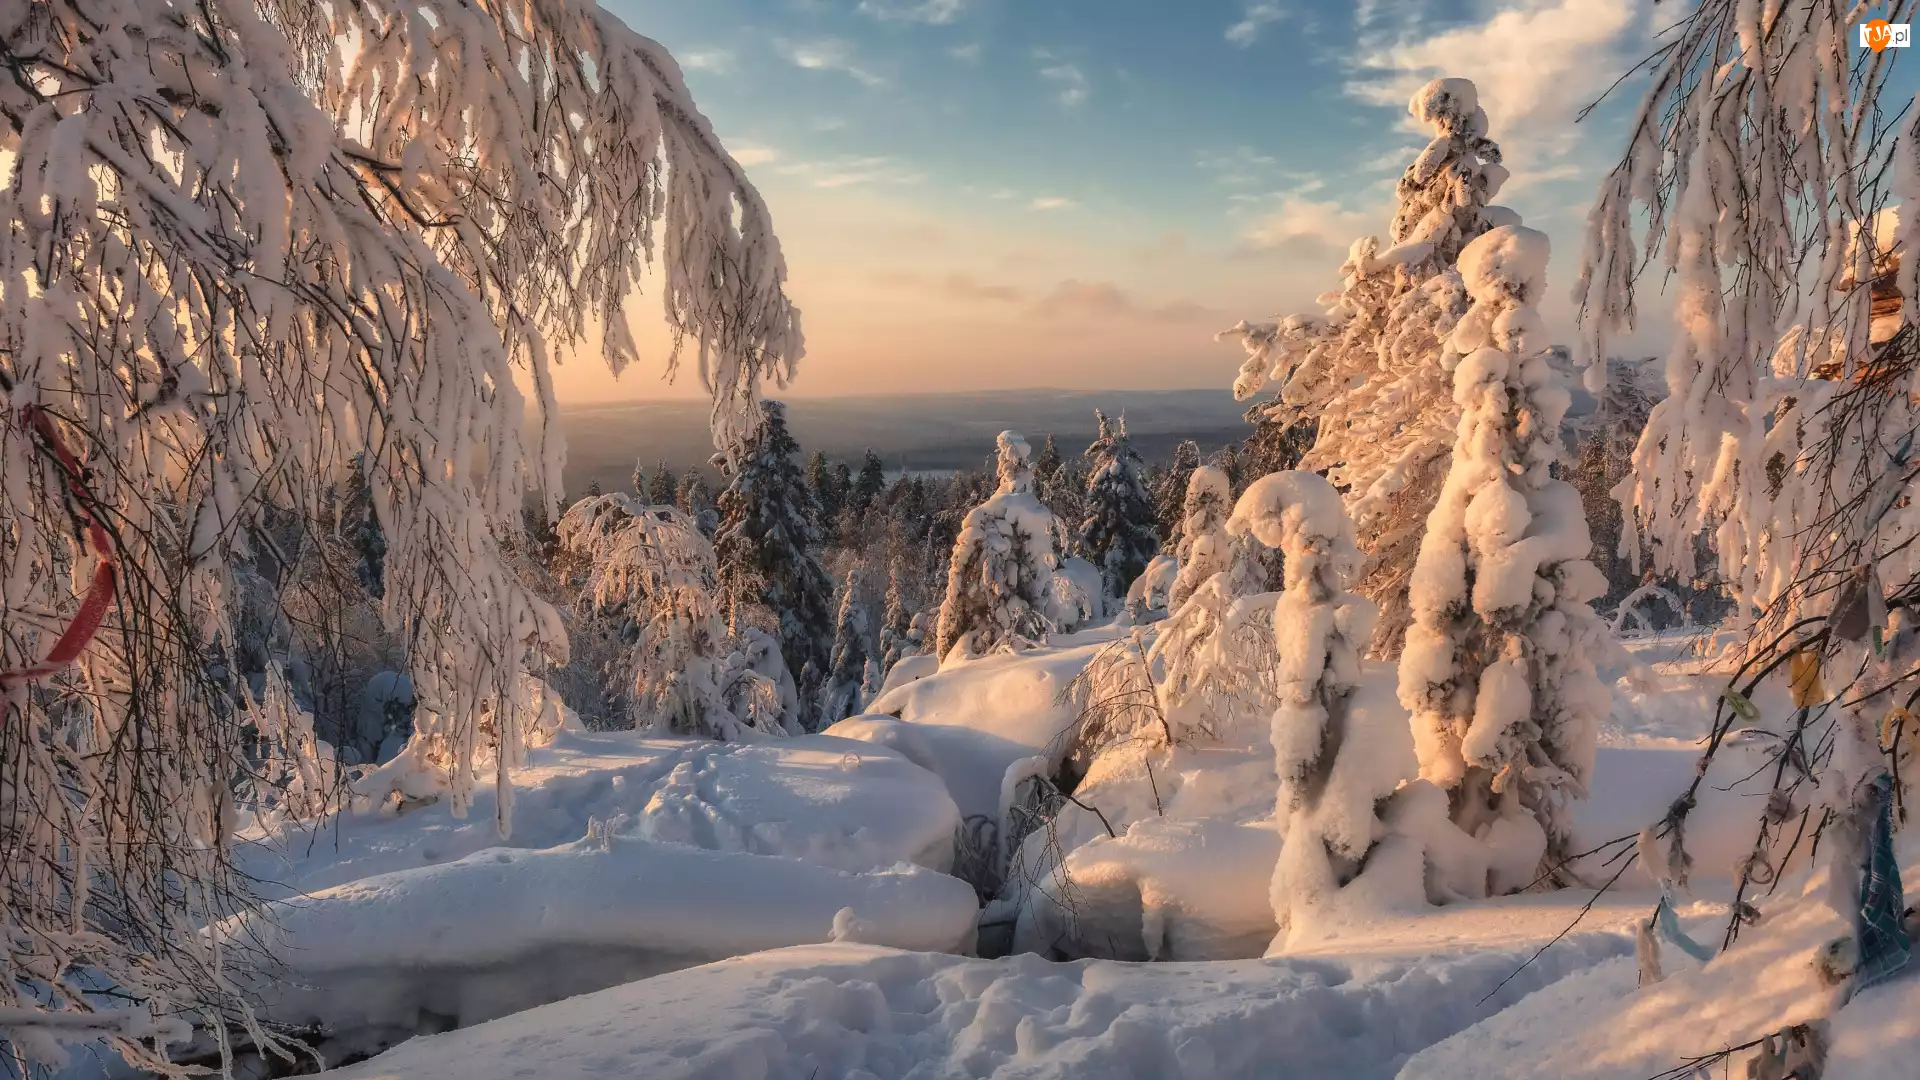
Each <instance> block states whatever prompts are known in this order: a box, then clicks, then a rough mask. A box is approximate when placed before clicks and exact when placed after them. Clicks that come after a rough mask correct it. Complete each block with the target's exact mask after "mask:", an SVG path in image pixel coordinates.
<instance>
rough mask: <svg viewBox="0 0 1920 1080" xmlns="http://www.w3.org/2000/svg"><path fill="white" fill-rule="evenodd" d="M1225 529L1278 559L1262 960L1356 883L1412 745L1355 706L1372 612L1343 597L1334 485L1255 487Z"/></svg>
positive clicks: (1268, 480) (1272, 481)
mask: <svg viewBox="0 0 1920 1080" xmlns="http://www.w3.org/2000/svg"><path fill="white" fill-rule="evenodd" d="M1228 529H1229V530H1230V531H1231V532H1233V533H1234V534H1237V535H1243V536H1246V535H1250V536H1252V537H1253V538H1254V539H1257V540H1258V541H1259V542H1260V543H1262V544H1264V545H1266V546H1268V547H1271V548H1277V549H1279V550H1281V551H1282V552H1284V553H1285V557H1286V587H1285V589H1284V590H1283V591H1282V592H1281V593H1280V596H1279V598H1278V599H1277V600H1276V601H1274V605H1273V616H1272V618H1273V636H1274V648H1275V653H1274V655H1275V656H1276V657H1277V659H1278V672H1277V682H1278V686H1277V694H1278V698H1279V703H1278V707H1277V708H1276V709H1275V710H1274V713H1273V719H1272V725H1271V729H1270V732H1269V737H1270V740H1271V742H1272V745H1273V756H1274V769H1275V772H1276V775H1277V776H1278V777H1279V781H1280V791H1279V797H1278V800H1277V802H1276V807H1275V810H1276V815H1277V818H1278V820H1280V821H1282V822H1284V825H1283V826H1282V830H1283V836H1284V837H1285V839H1284V842H1283V844H1282V847H1281V849H1280V861H1279V863H1278V864H1277V865H1276V866H1275V867H1274V871H1273V879H1272V883H1271V888H1270V890H1269V898H1270V900H1271V902H1272V904H1273V913H1274V921H1275V923H1276V924H1277V925H1278V926H1279V929H1280V933H1279V936H1278V937H1276V938H1275V941H1274V948H1272V949H1270V950H1269V951H1270V952H1279V951H1284V949H1285V948H1286V947H1287V946H1288V945H1289V944H1298V943H1300V942H1302V941H1305V940H1309V939H1310V938H1311V936H1312V935H1313V934H1314V932H1315V931H1316V929H1318V926H1317V923H1319V922H1321V921H1324V916H1325V912H1326V909H1327V908H1328V907H1329V906H1331V905H1332V904H1333V902H1334V901H1335V899H1336V895H1337V893H1338V892H1339V890H1340V889H1341V888H1342V887H1343V886H1345V885H1347V884H1348V883H1349V882H1351V881H1353V880H1354V878H1356V877H1357V876H1359V874H1360V872H1361V869H1362V867H1363V866H1365V865H1366V861H1367V856H1368V853H1369V852H1370V851H1371V850H1372V848H1373V846H1374V843H1375V842H1376V841H1377V840H1379V839H1380V838H1381V837H1382V835H1383V834H1384V833H1385V832H1386V825H1385V823H1384V822H1383V821H1382V820H1381V818H1380V814H1379V812H1380V808H1381V807H1382V806H1383V805H1384V803H1385V802H1386V800H1387V798H1388V797H1389V796H1391V795H1392V794H1393V793H1394V791H1395V789H1396V788H1398V787H1399V785H1400V783H1401V782H1402V781H1403V780H1406V779H1408V778H1409V777H1408V775H1407V774H1408V773H1409V772H1411V765H1412V760H1411V759H1412V753H1411V749H1412V747H1411V745H1410V740H1409V739H1408V737H1407V732H1406V728H1405V727H1404V726H1402V725H1401V724H1399V723H1398V722H1397V720H1398V718H1397V717H1391V716H1389V717H1376V716H1368V715H1363V714H1361V713H1360V712H1359V711H1357V710H1356V709H1355V708H1354V692H1355V690H1356V689H1357V688H1358V686H1359V682H1360V656H1361V653H1362V651H1363V650H1364V649H1365V648H1366V643H1367V641H1368V640H1369V638H1370V637H1371V635H1372V631H1373V627H1372V622H1373V614H1374V611H1373V604H1372V603H1371V602H1369V601H1368V600H1366V599H1365V598H1364V597H1362V596H1359V595H1358V594H1356V593H1354V592H1353V591H1352V590H1351V587H1350V583H1351V582H1352V580H1353V576H1354V574H1355V572H1356V571H1357V570H1358V569H1359V564H1360V549H1359V547H1358V546H1357V545H1356V544H1355V542H1354V531H1353V522H1352V521H1351V520H1350V519H1349V518H1348V517H1347V513H1346V509H1345V507H1343V506H1342V505H1341V502H1340V496H1339V494H1338V493H1337V492H1336V491H1335V490H1334V489H1333V486H1332V485H1331V484H1329V483H1327V481H1326V480H1325V479H1323V478H1321V477H1319V476H1315V475H1314V474H1312V473H1303V472H1281V473H1273V474H1271V475H1269V476H1265V477H1262V478H1261V479H1259V480H1256V481H1254V482H1253V484H1252V485H1251V486H1249V487H1248V488H1247V493H1246V494H1245V495H1243V496H1241V498H1240V502H1239V504H1238V505H1237V506H1236V507H1235V508H1234V512H1233V519H1232V521H1231V523H1230V524H1229V525H1228ZM1383 721H1384V722H1383Z"/></svg>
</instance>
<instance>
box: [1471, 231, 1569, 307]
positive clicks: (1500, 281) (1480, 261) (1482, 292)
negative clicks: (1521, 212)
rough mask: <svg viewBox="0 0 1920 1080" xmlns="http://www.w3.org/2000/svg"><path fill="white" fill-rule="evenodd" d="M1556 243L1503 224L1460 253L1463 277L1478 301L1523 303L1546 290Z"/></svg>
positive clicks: (1533, 232)
mask: <svg viewBox="0 0 1920 1080" xmlns="http://www.w3.org/2000/svg"><path fill="white" fill-rule="evenodd" d="M1551 254H1552V244H1551V243H1550V242H1549V241H1548V239H1547V234H1546V233H1543V232H1541V231H1539V230H1538V229H1529V228H1527V227H1526V226H1525V225H1502V226H1501V227H1499V228H1497V229H1494V230H1492V231H1490V232H1486V233H1482V234H1481V235H1480V236H1479V237H1478V238H1476V239H1475V240H1474V241H1473V242H1472V243H1471V244H1468V245H1467V246H1466V248H1465V249H1463V250H1462V251H1461V252H1460V278H1461V280H1463V281H1465V282H1466V285H1467V294H1468V295H1469V296H1472V297H1473V298H1474V299H1475V300H1483V299H1485V300H1490V299H1491V298H1495V297H1502V296H1511V297H1513V298H1514V299H1515V300H1518V301H1519V302H1521V303H1528V302H1532V301H1537V300H1539V299H1540V295H1541V293H1542V292H1544V291H1545V287H1546V280H1547V261H1548V258H1549V256H1550V255H1551Z"/></svg>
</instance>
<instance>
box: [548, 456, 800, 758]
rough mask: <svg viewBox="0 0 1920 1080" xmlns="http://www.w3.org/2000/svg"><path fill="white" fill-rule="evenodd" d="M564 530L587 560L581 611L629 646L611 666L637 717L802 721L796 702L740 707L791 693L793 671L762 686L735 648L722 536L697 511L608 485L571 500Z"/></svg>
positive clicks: (745, 726) (736, 722) (730, 727)
mask: <svg viewBox="0 0 1920 1080" xmlns="http://www.w3.org/2000/svg"><path fill="white" fill-rule="evenodd" d="M559 532H560V544H561V546H562V548H563V549H564V550H566V551H567V552H569V553H570V554H572V555H574V556H576V557H578V559H579V561H580V562H581V564H582V565H583V566H584V567H585V569H586V574H585V578H584V581H583V582H582V583H581V584H582V587H581V590H580V595H579V608H580V611H579V615H580V616H581V617H584V618H589V619H592V618H597V619H600V620H603V621H606V622H608V623H610V624H611V627H610V628H611V630H612V632H613V635H614V636H615V637H617V638H618V640H619V641H620V642H621V644H622V645H623V646H625V647H624V648H622V649H621V650H619V652H618V654H617V655H618V659H617V661H616V662H615V664H614V670H613V671H610V672H608V674H609V675H611V676H613V677H614V679H615V681H616V682H617V683H619V684H621V689H622V691H623V692H624V696H625V699H626V702H627V704H628V708H629V718H630V720H631V722H632V724H633V725H634V726H637V727H645V728H657V729H659V730H663V731H672V732H677V733H683V734H693V735H702V736H705V737H708V738H714V739H726V740H732V739H739V738H742V737H744V736H745V735H746V734H747V733H748V732H749V731H753V730H757V731H760V732H762V733H764V734H774V735H786V734H792V733H794V732H796V731H797V730H798V728H797V723H796V721H797V719H798V718H797V716H795V715H793V712H792V710H791V709H786V710H778V711H767V710H760V709H757V708H748V709H743V710H741V711H740V712H736V711H735V708H736V706H738V705H739V703H740V702H741V701H743V700H745V701H748V702H757V701H759V700H760V699H762V698H763V697H769V696H770V697H775V698H777V697H781V696H786V697H791V695H792V684H791V679H789V678H786V677H785V676H784V674H783V673H781V674H775V675H773V676H771V677H770V678H768V679H767V681H768V683H769V685H768V686H766V687H762V686H760V685H758V680H760V679H761V676H760V675H759V673H757V672H755V671H753V670H752V669H751V668H750V666H749V665H747V664H745V663H742V662H739V661H738V660H736V659H735V658H734V657H733V656H732V655H731V654H732V653H733V652H734V651H735V644H734V643H733V642H732V641H730V640H729V639H728V636H727V632H726V622H725V620H724V619H723V618H722V617H721V605H720V601H719V597H718V583H719V582H718V578H719V575H718V571H717V568H716V565H715V560H714V553H713V545H712V544H711V543H709V542H708V540H707V538H706V537H705V536H704V535H703V534H702V533H701V532H700V529H699V526H698V525H697V524H696V523H695V522H694V521H693V519H692V518H689V517H688V516H687V515H685V514H683V513H681V512H680V511H679V510H676V509H674V508H672V507H666V506H649V505H647V504H645V503H643V502H641V501H640V500H638V499H635V498H632V497H629V496H627V495H620V494H614V495H601V496H598V497H595V498H589V499H583V500H581V501H580V502H579V503H576V504H575V505H574V506H573V507H571V508H569V509H568V511H567V512H566V514H565V515H564V516H562V517H561V519H560V529H559ZM743 678H744V679H747V680H749V684H748V685H744V686H743V685H740V683H741V680H742V679H743Z"/></svg>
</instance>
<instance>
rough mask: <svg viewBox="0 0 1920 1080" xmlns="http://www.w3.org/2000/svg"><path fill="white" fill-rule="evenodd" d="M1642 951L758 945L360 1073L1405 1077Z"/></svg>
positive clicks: (465, 1077)
mask: <svg viewBox="0 0 1920 1080" xmlns="http://www.w3.org/2000/svg"><path fill="white" fill-rule="evenodd" d="M1629 949H1630V945H1629V943H1628V940H1627V939H1626V938H1624V937H1622V936H1602V935H1591V936H1585V937H1577V938H1574V939H1571V940H1569V941H1566V942H1563V943H1562V944H1561V945H1560V946H1556V948H1555V949H1554V950H1553V951H1551V952H1549V953H1547V954H1546V956H1544V957H1542V958H1541V960H1540V961H1539V962H1536V963H1535V964H1534V965H1533V966H1532V967H1531V968H1529V969H1528V970H1527V971H1526V973H1524V974H1523V975H1521V976H1520V977H1519V978H1518V979H1516V980H1515V981H1514V982H1513V983H1511V984H1509V985H1508V986H1507V987H1506V988H1505V989H1503V990H1501V991H1500V992H1499V993H1498V994H1497V995H1496V996H1495V997H1494V998H1493V1000H1492V1001H1490V1002H1488V1003H1487V1004H1486V1005H1484V1006H1479V1005H1476V1004H1475V1002H1477V1001H1479V999H1480V998H1482V997H1483V996H1485V995H1486V994H1487V993H1488V992H1489V991H1491V990H1492V989H1493V987H1494V986H1495V985H1496V984H1497V983H1499V982H1500V980H1501V979H1503V978H1505V977H1506V976H1507V975H1508V974H1509V973H1511V972H1512V971H1513V969H1514V968H1515V967H1517V966H1518V965H1519V963H1520V961H1521V960H1523V959H1524V958H1525V956H1526V951H1523V950H1496V951H1483V952H1478V953H1475V954H1471V955H1469V954H1467V953H1465V952H1451V951H1448V950H1445V949H1439V950H1431V951H1428V952H1427V953H1426V954H1424V955H1404V956H1397V957H1391V958H1370V959H1366V960H1360V961H1343V960H1333V959H1325V960H1320V959H1314V960H1287V961H1280V960H1273V961H1259V960H1255V961H1241V962H1235V963H1221V964H1204V965H1203V964H1157V965H1145V966H1141V965H1127V964H1113V963H1106V962H1101V961H1085V962H1081V963H1075V964H1067V965H1059V964H1050V963H1047V962H1046V961H1043V960H1041V959H1039V958H1038V957H1035V956H1013V957H1009V958H1007V959H1004V960H967V959H962V958H958V957H952V956H935V955H927V954H916V953H900V952H892V951H889V950H885V949H875V948H867V947H853V946H845V945H829V946H813V947H805V948H797V949H783V950H780V951H778V952H771V953H764V954H761V955H758V956H750V957H741V958H738V959H735V960H728V961H724V962H721V963H718V964H712V965H709V966H707V967H703V968H696V969H692V970H689V971H681V972H676V973H674V974H672V975H664V976H661V977H659V978H657V979H649V980H647V981H645V982H641V983H635V984H633V985H629V986H623V987H618V988H616V989H612V990H607V991H603V992H601V993H598V994H593V995H591V996H588V997H582V998H576V999H574V1000H572V1001H567V1002H564V1003H561V1004H558V1005H551V1006H547V1007H545V1008H541V1009H536V1010H534V1011H532V1012H527V1013H521V1014H518V1015H515V1016H510V1017H507V1018H505V1019H502V1020H498V1021H495V1022H493V1023H490V1024H485V1025H482V1026H480V1027H477V1028H473V1029H470V1030H467V1031H462V1032H456V1033H452V1034H448V1035H440V1036H435V1037H432V1038H426V1039H419V1040H415V1041H414V1042H411V1043H408V1044H407V1045H405V1046H402V1047H400V1048H398V1049H396V1050H394V1051H392V1052H390V1053H388V1054H386V1055H384V1056H382V1057H379V1058H376V1059H374V1060H372V1061H369V1062H366V1063H364V1064H362V1065H358V1066H355V1067H353V1068H352V1069H348V1070H343V1071H341V1072H338V1073H333V1074H329V1075H334V1076H338V1077H341V1078H342V1080H348V1078H353V1080H375V1078H381V1080H384V1078H400V1077H404V1078H405V1080H496V1078H499V1080H505V1078H508V1077H521V1076H539V1077H541V1078H543V1080H599V1078H608V1080H612V1078H616V1077H617V1078H620V1080H626V1078H629V1077H645V1078H647V1080H694V1078H699V1080H736V1078H737V1080H815V1078H818V1080H827V1078H829V1077H833V1078H860V1080H907V1078H912V1080H922V1078H927V1080H931V1078H934V1077H957V1076H996V1077H1022V1078H1034V1080H1038V1078H1058V1080H1081V1078H1085V1080H1119V1078H1128V1077H1137V1078H1140V1080H1181V1078H1187V1077H1191V1078H1195V1080H1234V1078H1239V1077H1245V1078H1248V1080H1254V1078H1258V1080H1271V1078H1273V1077H1276V1076H1284V1077H1287V1078H1289V1080H1318V1078H1322V1077H1325V1078H1338V1080H1385V1078H1387V1077H1391V1076H1393V1074H1394V1072H1395V1071H1396V1070H1397V1069H1398V1068H1399V1066H1400V1064H1401V1062H1403V1061H1404V1060H1405V1059H1406V1057H1407V1056H1408V1055H1409V1054H1410V1053H1412V1052H1413V1051H1415V1050H1418V1049H1420V1048H1422V1047H1424V1046H1427V1045H1430V1044H1432V1043H1433V1042H1436V1041H1438V1040H1439V1039H1442V1038H1444V1037H1446V1036H1447V1035H1449V1034H1451V1033H1453V1032H1455V1031H1458V1030H1460V1029H1461V1028H1463V1027H1465V1026H1467V1025H1469V1024H1471V1023H1473V1022H1474V1021H1476V1020H1477V1019H1480V1018H1483V1017H1485V1016H1487V1015H1490V1014H1491V1013H1492V1012H1493V1011H1494V1010H1496V1009H1498V1008H1499V1007H1500V1006H1501V1005H1502V1004H1505V1003H1510V1002H1513V1001H1515V1000H1518V999H1519V998H1520V997H1522V996H1523V995H1524V994H1526V993H1528V992H1531V991H1533V990H1535V989H1538V988H1539V987H1540V986H1542V985H1545V984H1547V983H1548V982H1551V981H1552V980H1554V979H1556V978H1558V977H1560V976H1561V975H1564V974H1565V973H1566V972H1568V971H1570V970H1576V969H1579V968H1584V967H1588V966H1591V965H1593V964H1595V963H1597V962H1599V961H1601V960H1604V959H1606V958H1607V957H1610V956H1615V955H1623V954H1624V953H1626V952H1627V951H1628V950H1629Z"/></svg>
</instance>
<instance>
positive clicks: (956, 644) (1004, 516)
mask: <svg viewBox="0 0 1920 1080" xmlns="http://www.w3.org/2000/svg"><path fill="white" fill-rule="evenodd" d="M996 443H997V447H998V454H999V457H998V461H997V470H998V473H999V477H1000V484H999V487H998V488H997V489H996V490H995V491H994V494H993V496H992V497H991V498H989V499H987V500H986V501H985V502H983V503H981V504H980V505H979V506H976V507H974V508H973V509H972V510H970V511H968V512H967V516H966V519H965V520H964V521H963V522H962V523H961V527H960V535H959V537H958V538H957V539H956V540H955V541H954V545H953V557H952V558H951V559H950V560H948V564H947V598H946V602H945V603H944V604H942V605H941V606H940V621H939V625H938V628H937V631H936V634H937V637H936V650H937V653H938V655H939V656H940V658H941V659H942V661H944V660H946V659H947V658H948V657H949V656H952V655H954V654H956V653H962V654H964V655H968V656H980V655H983V654H986V653H989V652H993V651H996V650H1000V649H1005V648H1011V647H1014V646H1016V645H1017V644H1018V643H1020V642H1022V641H1038V640H1040V639H1041V638H1043V637H1044V636H1045V635H1046V633H1047V630H1048V625H1047V617H1046V611H1047V583H1048V581H1049V580H1050V579H1051V578H1052V577H1053V569H1052V562H1053V541H1052V536H1053V515H1052V514H1050V513H1048V512H1047V508H1046V507H1045V506H1042V505H1041V504H1040V500H1039V499H1038V498H1036V497H1035V496H1034V494H1033V469H1032V468H1031V467H1030V466H1029V464H1028V461H1027V459H1028V455H1030V454H1031V453H1032V449H1031V448H1030V447H1029V446H1028V445H1027V441H1026V440H1025V439H1023V438H1021V437H1020V435H1019V433H1017V432H1012V431H1003V432H1001V433H1000V437H999V438H998V440H996Z"/></svg>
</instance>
